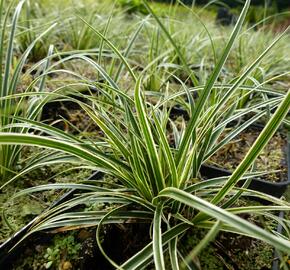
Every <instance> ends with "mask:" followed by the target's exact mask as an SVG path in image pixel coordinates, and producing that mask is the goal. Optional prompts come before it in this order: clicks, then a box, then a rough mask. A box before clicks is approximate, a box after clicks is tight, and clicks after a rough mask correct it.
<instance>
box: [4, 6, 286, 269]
mask: <svg viewBox="0 0 290 270" xmlns="http://www.w3.org/2000/svg"><path fill="white" fill-rule="evenodd" d="M144 4H145V6H146V8H147V9H148V11H149V12H151V14H152V16H153V17H155V19H156V21H157V23H158V24H159V26H160V27H161V28H162V30H163V31H164V33H165V34H166V36H168V37H169V38H170V41H171V42H172V43H174V40H173V39H172V37H171V36H170V34H169V33H168V31H167V30H166V28H165V27H164V25H163V24H162V22H161V21H160V19H159V18H158V17H157V16H156V15H155V13H154V12H153V11H152V10H151V9H150V7H149V6H148V4H147V3H146V2H144ZM249 4H250V1H246V4H245V6H244V9H243V11H242V12H241V15H240V17H239V19H238V21H237V24H236V26H235V28H234V30H233V32H232V35H231V37H230V39H229V41H228V43H227V45H226V47H225V49H224V50H223V53H222V55H221V56H220V58H219V61H218V62H217V65H216V67H215V68H214V70H213V72H212V74H211V76H210V77H209V78H208V81H207V83H206V85H205V86H202V87H200V86H197V85H196V83H197V82H198V81H197V79H196V78H195V76H194V75H192V74H191V71H190V69H188V67H187V68H186V67H185V70H187V71H188V72H189V73H190V74H189V75H190V76H191V79H192V81H193V84H194V85H195V87H196V88H194V90H197V89H199V90H200V91H199V92H198V97H197V99H196V101H195V102H193V101H192V100H191V103H190V104H191V108H190V119H189V121H188V123H187V125H181V127H177V126H176V125H175V124H174V123H172V121H170V118H169V112H168V110H167V107H168V106H167V105H168V101H169V100H171V99H173V98H174V95H172V96H169V97H168V96H167V95H166V94H164V95H160V96H161V97H160V100H159V102H158V103H157V105H152V104H151V103H150V102H148V100H147V99H146V95H145V94H144V92H143V91H142V74H141V75H140V74H139V76H137V74H135V72H134V70H133V69H132V68H131V67H130V65H129V63H128V62H127V60H126V58H125V57H123V56H122V54H121V53H120V51H119V50H118V49H117V48H116V47H115V46H114V45H113V44H112V43H111V42H110V41H109V40H108V39H107V38H106V37H104V36H103V35H102V34H101V33H99V32H98V31H97V30H96V29H95V28H93V27H92V26H91V25H89V24H88V23H87V22H86V21H85V20H84V23H86V24H87V25H88V26H89V27H90V28H91V29H92V31H93V32H95V33H96V34H97V35H98V36H99V37H101V38H102V39H103V40H104V41H105V42H106V44H107V45H108V46H109V47H110V48H111V49H112V51H114V53H115V54H116V55H117V56H118V57H119V59H120V61H122V64H123V65H124V66H125V67H126V68H127V70H128V73H129V74H130V75H131V77H132V80H133V81H134V85H135V87H134V94H133V96H131V95H130V93H126V92H124V91H122V89H120V88H119V86H118V84H117V83H116V81H118V78H116V79H115V80H113V79H112V78H111V76H110V75H109V74H108V73H107V72H106V71H105V70H104V69H102V67H100V66H99V65H98V64H97V63H96V62H95V61H94V60H92V59H91V58H88V57H85V56H81V59H82V60H84V61H85V62H86V63H87V64H88V65H92V66H93V67H94V68H95V69H96V71H97V72H99V73H100V74H101V75H102V76H103V78H104V80H105V81H106V83H103V84H99V83H95V85H94V84H93V83H92V82H88V84H89V83H90V84H93V86H96V85H97V86H98V87H103V91H104V92H108V93H110V94H111V96H108V97H104V99H102V102H101V101H100V100H98V99H96V98H94V97H92V96H89V95H81V96H82V97H86V98H87V99H88V100H89V101H90V102H82V101H80V100H79V99H77V98H74V97H71V96H70V97H67V99H69V100H73V101H74V102H76V103H77V104H78V105H79V106H81V107H82V109H83V110H84V111H85V112H86V113H87V115H89V116H90V117H91V119H92V120H93V121H94V122H95V123H96V124H97V125H98V127H99V128H100V129H101V130H102V131H103V133H104V136H103V137H100V138H97V139H96V140H94V141H92V140H89V139H84V140H81V139H79V138H78V137H76V136H72V135H69V134H67V133H65V132H63V131H61V130H58V129H55V128H53V127H51V126H49V125H45V124H43V123H39V122H37V121H29V120H25V119H20V118H17V120H18V121H19V122H18V125H20V126H21V123H22V124H23V125H24V126H27V125H29V128H30V130H33V129H34V130H40V131H41V132H42V134H41V135H36V134H32V133H29V134H28V133H27V134H19V133H17V132H10V133H3V132H1V133H0V145H31V146H38V147H43V148H49V149H52V150H53V151H55V153H59V152H62V153H65V155H64V156H60V155H56V156H55V158H56V159H57V160H58V161H59V162H62V161H64V160H67V159H68V158H70V159H71V160H72V161H74V162H76V161H79V162H85V163H86V164H88V165H90V166H94V167H95V168H96V169H98V170H100V171H102V172H104V173H105V174H107V175H110V176H111V177H112V178H113V181H112V182H100V181H97V180H96V181H94V180H90V181H89V182H87V181H84V182H83V183H79V184H76V183H66V184H48V185H42V186H37V187H33V188H29V189H26V190H23V191H21V192H19V193H18V194H17V195H16V197H17V196H20V195H24V194H28V193H31V192H39V191H43V190H49V189H77V190H79V191H85V192H84V193H82V192H80V193H79V194H76V195H75V196H74V197H73V198H72V199H70V200H68V201H65V202H63V203H61V204H60V205H57V206H55V207H53V208H51V209H48V210H47V211H45V212H44V213H43V214H42V215H40V216H39V217H38V218H37V219H36V220H35V221H34V223H33V224H32V226H31V227H30V228H29V231H28V232H27V234H26V236H25V237H24V238H23V239H25V238H27V237H29V236H30V235H31V234H33V233H35V232H38V231H43V230H52V229H56V228H60V227H61V228H62V229H63V230H66V229H67V230H69V229H73V228H80V227H87V226H97V231H96V241H97V245H98V248H99V250H100V251H101V253H102V254H103V256H104V257H105V258H106V259H107V260H108V261H109V262H110V264H111V265H112V266H113V267H114V268H117V269H141V268H144V267H149V266H150V265H152V264H153V265H154V266H153V268H154V269H167V268H168V266H167V265H166V264H165V259H164V253H165V252H166V253H168V256H169V260H168V261H166V263H167V264H169V265H170V267H171V268H172V269H180V268H182V267H185V266H186V265H189V264H193V265H194V264H195V259H196V257H197V256H198V254H199V253H200V252H201V250H203V249H204V248H205V247H206V246H207V245H208V244H209V243H210V242H211V241H212V240H213V239H214V238H215V237H216V236H217V234H218V233H219V232H220V231H227V232H231V233H235V234H241V235H246V236H250V237H253V238H256V239H259V240H262V241H264V242H266V243H269V244H270V245H273V246H274V247H275V248H277V250H279V251H280V252H282V253H285V254H289V244H290V242H289V240H287V239H285V237H283V236H281V235H277V234H275V233H274V232H271V231H268V230H266V229H263V228H261V227H259V226H257V225H255V224H253V223H251V222H249V221H247V220H246V219H243V218H241V217H240V216H239V215H240V214H241V213H244V212H247V213H250V214H252V215H254V216H255V215H256V216H267V218H269V219H271V220H272V221H273V222H276V223H281V224H284V226H285V223H284V222H283V219H277V218H276V217H275V216H274V215H269V213H271V212H273V211H274V212H275V211H289V210H290V205H289V203H288V202H286V201H283V200H280V199H277V198H274V197H272V196H269V195H267V194H264V193H261V192H257V191H254V190H251V189H247V187H248V183H249V179H250V178H251V177H252V175H249V174H247V172H248V170H249V169H250V167H251V165H252V164H253V162H254V161H255V160H256V158H257V157H258V155H259V153H260V152H261V151H262V149H263V147H264V146H265V145H266V144H267V142H268V141H269V140H270V138H271V136H272V135H273V134H274V133H275V131H276V130H277V129H278V127H279V126H280V124H281V123H282V121H283V119H284V117H285V115H286V114H287V112H288V111H289V108H290V92H289V91H288V93H287V94H285V95H284V96H281V97H278V98H276V99H274V100H270V101H264V102H263V103H261V104H258V105H257V104H256V105H253V106H252V107H250V108H247V109H245V110H242V111H236V110H235V108H236V102H237V95H236V91H238V89H239V87H240V86H241V85H242V84H243V82H244V80H245V79H246V78H247V77H248V76H249V75H250V74H251V71H253V70H254V69H255V67H257V65H258V63H259V62H260V60H261V59H262V58H263V57H265V56H266V55H267V53H268V52H269V51H270V49H271V48H272V47H273V46H274V45H275V43H276V42H277V41H278V40H279V39H280V38H281V36H279V37H278V38H277V39H276V40H275V41H274V42H273V43H272V44H271V45H270V46H269V47H268V48H267V49H266V50H265V51H264V52H263V53H262V54H261V55H260V56H259V58H258V59H255V60H254V61H253V63H252V64H251V65H250V66H249V67H248V68H247V69H246V70H245V71H244V73H242V74H241V75H240V77H239V78H237V79H236V80H235V81H234V82H232V83H231V84H230V85H229V86H227V87H222V86H217V84H216V82H217V80H218V78H219V74H220V72H221V70H222V68H223V66H224V64H225V62H226V60H227V58H228V56H229V53H230V51H231V49H232V47H233V44H234V42H235V40H236V39H237V37H238V34H239V32H240V29H241V27H242V24H243V21H244V18H245V16H246V12H247V10H248V7H249ZM177 53H178V50H177ZM76 57H80V56H76ZM184 64H185V65H186V63H184ZM216 89H222V91H220V92H219V93H217V92H216ZM252 90H255V88H254V87H253V88H252ZM187 93H188V92H187V91H186V90H185V91H184V93H183V94H187ZM79 95H80V94H76V96H79ZM213 96H214V97H215V99H214V98H212V97H213ZM188 97H189V99H190V95H188ZM106 98H107V100H106ZM161 105H162V106H161ZM268 106H271V108H273V109H275V112H274V113H273V115H272V116H271V118H270V120H269V122H268V123H267V124H266V126H265V128H264V129H263V130H262V132H261V134H260V135H259V137H258V138H257V139H256V141H255V143H254V144H253V145H252V147H251V148H250V150H249V152H248V153H247V155H246V156H245V157H244V159H243V160H242V161H241V163H240V164H239V165H238V167H237V168H236V169H235V170H234V171H233V173H232V174H231V175H229V176H228V177H222V178H219V177H218V178H214V179H210V180H207V181H201V177H200V169H201V166H202V164H203V163H204V162H205V160H206V158H207V157H208V156H209V155H210V154H212V153H214V151H213V150H214V149H215V150H216V147H215V146H216V145H215V143H216V142H217V139H218V137H219V136H220V134H221V133H222V132H223V131H224V129H225V127H226V125H227V123H229V122H231V121H235V120H236V119H238V118H239V117H240V116H241V115H243V114H246V113H248V112H256V114H255V115H254V116H253V118H251V120H249V121H248V122H247V124H248V125H250V122H251V121H253V120H254V119H256V118H259V117H260V116H262V115H263V114H265V111H266V110H265V108H267V107H268ZM168 125H171V127H172V129H173V133H174V136H173V137H174V139H173V140H174V144H173V146H172V145H171V144H170V142H169V140H168V138H167V135H168V133H169V131H168ZM240 131H241V129H236V130H234V131H233V132H234V133H236V134H237V133H238V132H240ZM231 136H233V134H231ZM229 138H230V137H229ZM229 138H228V139H229ZM226 142H227V140H226V141H225V142H224V143H226ZM243 179H246V182H245V184H244V185H243V186H242V187H238V186H237V184H238V182H239V181H241V180H243ZM245 196H252V197H258V198H262V199H263V200H266V201H268V202H271V203H272V204H273V205H263V206H253V205H247V206H239V207H234V204H235V203H236V202H237V201H238V199H240V198H243V197H245ZM86 202H99V203H103V204H105V205H108V204H109V207H105V208H104V209H101V210H94V211H85V212H80V211H77V212H75V211H74V209H76V207H78V206H80V205H83V204H84V203H86ZM132 222H133V223H144V222H145V223H149V224H151V226H150V235H152V239H151V240H150V241H149V243H148V244H146V245H145V246H144V247H143V248H142V249H141V250H140V251H138V252H137V253H136V254H135V255H133V256H132V257H130V258H129V259H127V260H126V261H124V262H122V263H121V264H119V263H116V262H115V261H114V260H113V259H112V258H110V257H109V256H108V255H107V254H106V252H105V250H104V249H103V247H102V241H101V235H102V228H103V225H104V224H111V223H116V224H126V223H132ZM195 228H203V229H207V230H208V232H207V234H206V235H205V236H204V238H203V239H201V241H200V242H199V243H198V244H197V245H196V246H195V247H193V249H192V251H191V252H190V253H189V254H187V255H186V256H183V255H182V254H181V253H180V252H179V250H178V241H179V239H180V238H181V236H182V235H183V234H184V233H186V232H187V231H189V230H192V229H195ZM23 239H22V240H21V241H23Z"/></svg>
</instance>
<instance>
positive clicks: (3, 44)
mask: <svg viewBox="0 0 290 270" xmlns="http://www.w3.org/2000/svg"><path fill="white" fill-rule="evenodd" d="M24 3H25V1H20V2H19V3H18V4H17V6H16V8H15V10H14V12H13V7H14V1H10V2H7V1H4V0H1V2H0V25H1V33H0V63H1V65H0V97H1V98H2V99H1V100H0V130H1V132H18V133H21V132H23V133H25V132H26V131H27V130H26V129H23V128H22V127H18V128H17V127H8V126H9V125H10V124H13V123H15V119H13V116H22V117H25V118H27V119H31V120H35V119H37V117H38V116H39V114H40V113H41V109H42V106H43V101H44V99H43V98H41V97H37V96H36V93H37V92H39V93H41V92H42V91H43V89H44V84H45V79H46V76H40V77H39V79H38V80H36V81H35V82H36V83H35V84H29V83H26V86H25V87H26V89H25V90H23V91H24V92H31V90H32V89H33V91H35V92H34V98H32V99H27V98H25V97H21V96H20V97H18V98H9V97H12V96H13V95H15V94H16V93H17V92H19V88H21V87H22V88H23V87H24V83H23V82H24V78H25V76H26V78H27V77H29V74H25V75H23V69H24V65H25V64H26V62H27V59H28V57H29V55H30V53H31V51H32V50H33V48H34V46H35V44H36V43H37V42H39V40H41V38H42V37H43V36H44V35H46V34H47V33H48V32H49V31H50V30H51V29H52V28H53V27H54V26H55V24H52V25H50V26H49V27H48V28H47V29H46V30H45V31H43V32H42V33H41V34H40V35H39V36H38V37H36V38H35V39H34V40H32V41H31V43H30V44H29V45H28V46H27V48H26V49H25V50H24V51H23V53H22V54H21V56H20V57H19V58H18V60H17V61H15V55H14V53H15V36H16V34H17V33H16V32H17V26H18V24H17V23H18V19H19V16H20V12H21V9H22V7H23V5H24ZM52 51H53V46H50V48H49V50H48V52H47V53H48V54H49V55H50V54H52ZM48 66H49V59H45V60H44V61H42V64H41V65H40V66H39V67H38V72H44V71H45V70H46V69H47V67H48ZM4 127H5V130H4V129H3V128H4ZM21 148H22V147H21V146H16V145H1V146H0V183H1V185H3V184H4V183H5V182H6V181H8V180H9V178H11V177H13V176H14V175H15V174H16V172H15V170H16V165H17V163H18V161H19V157H20V153H21Z"/></svg>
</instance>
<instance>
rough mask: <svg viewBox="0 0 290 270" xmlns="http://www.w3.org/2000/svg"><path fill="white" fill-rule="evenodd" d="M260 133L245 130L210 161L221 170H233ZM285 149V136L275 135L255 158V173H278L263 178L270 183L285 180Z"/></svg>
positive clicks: (258, 131)
mask: <svg viewBox="0 0 290 270" xmlns="http://www.w3.org/2000/svg"><path fill="white" fill-rule="evenodd" d="M260 132H261V131H260V130H254V129H251V128H249V129H247V130H246V131H245V132H243V133H241V134H239V135H238V137H236V138H234V139H233V140H232V141H231V142H230V143H228V144H227V145H226V146H224V147H223V148H222V149H220V150H219V151H218V152H217V153H216V154H215V155H213V156H212V157H211V158H210V161H211V162H213V163H214V164H215V165H217V166H218V167H221V168H223V169H228V170H234V169H235V168H236V167H237V166H238V165H239V163H240V162H241V161H242V160H243V158H244V157H245V155H246V154H247V152H248V151H249V149H250V147H251V146H252V145H253V143H254V142H255V140H256V138H257V137H258V136H259V134H260ZM286 148H287V138H286V136H285V135H284V134H282V133H276V134H275V135H274V136H273V138H272V139H271V140H270V142H269V143H268V144H267V145H266V147H265V148H264V150H263V151H262V153H261V154H260V156H259V157H258V158H257V161H256V162H255V165H254V166H255V170H256V171H263V172H271V171H276V170H277V171H278V172H274V173H269V174H267V175H265V176H263V179H264V180H267V181H271V182H280V181H285V180H287V156H286Z"/></svg>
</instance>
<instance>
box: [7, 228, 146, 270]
mask: <svg viewBox="0 0 290 270" xmlns="http://www.w3.org/2000/svg"><path fill="white" fill-rule="evenodd" d="M103 228H104V230H103V231H102V235H101V240H102V248H103V249H104V251H105V252H106V254H107V255H108V256H109V257H110V258H111V259H112V260H114V261H115V262H116V263H117V264H122V263H123V262H125V261H126V260H128V259H129V258H130V257H131V256H133V255H134V254H136V253H137V252H138V251H139V250H140V249H142V248H143V247H144V246H145V245H146V244H147V243H149V242H150V237H149V228H150V224H148V223H147V224H146V223H124V224H119V225H115V224H112V225H105V226H104V227H103ZM12 259H13V263H12V265H10V266H9V267H10V268H9V269H11V270H44V269H51V270H77V269H79V270H90V269H94V270H110V269H115V268H114V267H113V266H112V265H111V264H110V263H109V262H108V261H107V260H106V259H105V258H104V256H103V255H102V253H101V251H100V250H99V249H98V246H97V242H96V229H95V228H94V229H81V230H78V231H74V232H66V233H58V234H56V235H55V234H51V233H47V234H45V233H42V234H40V235H39V236H38V237H34V238H33V237H32V239H31V241H29V244H26V245H25V246H24V247H23V248H22V249H21V254H17V256H16V257H14V258H12ZM9 269H8V268H7V270H9Z"/></svg>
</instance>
